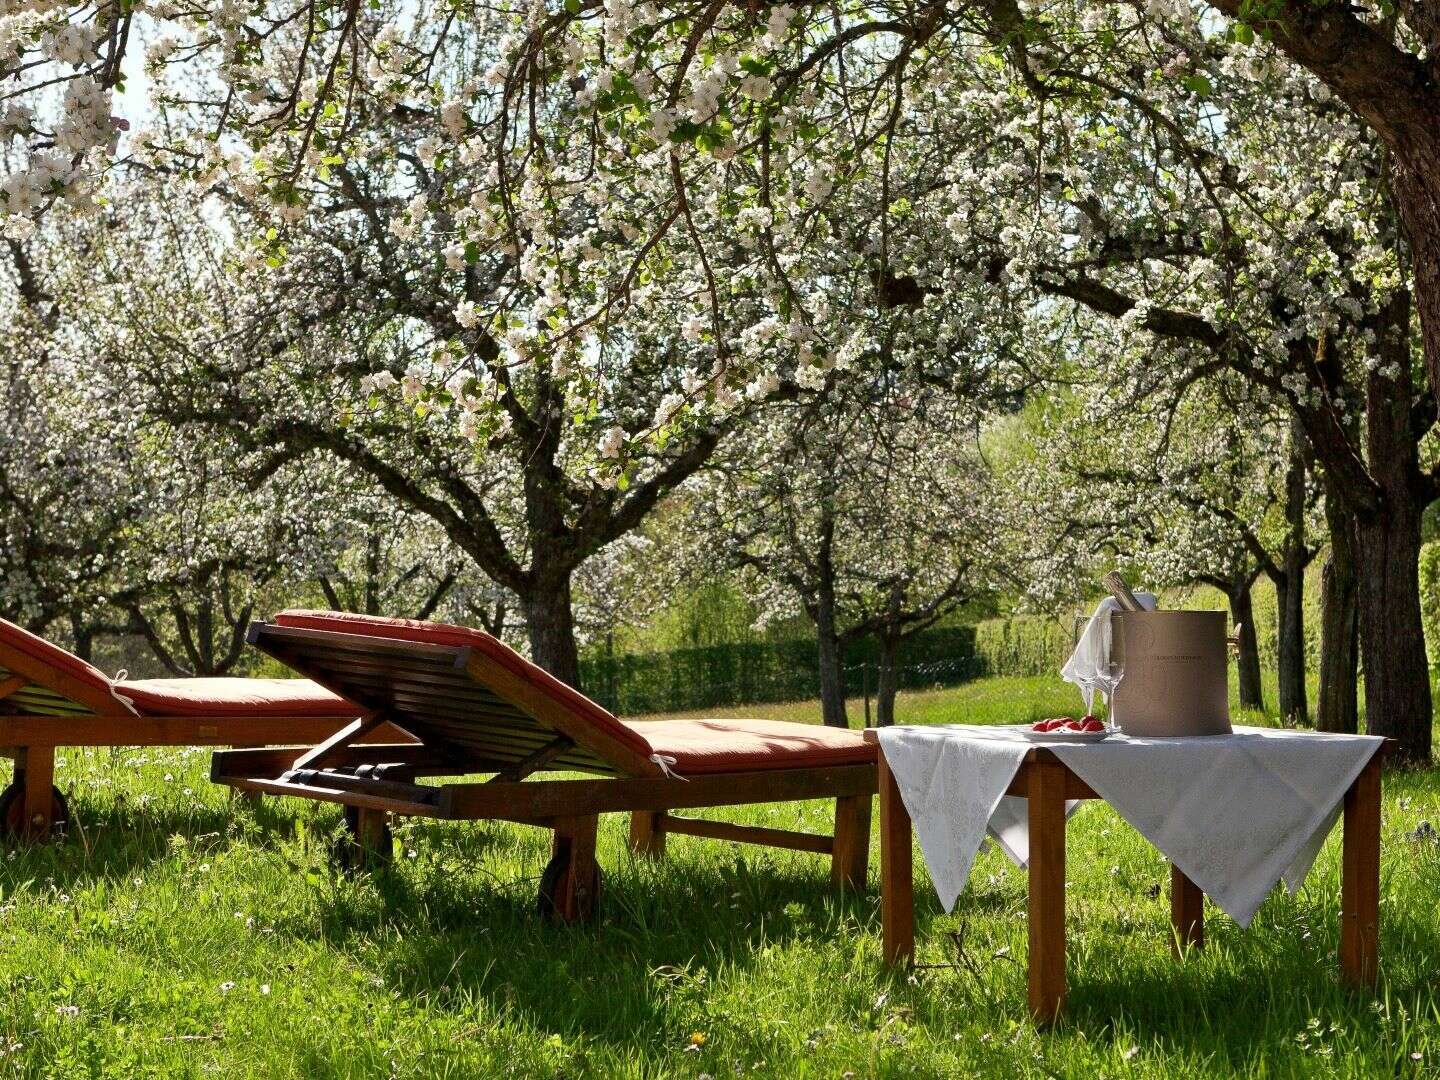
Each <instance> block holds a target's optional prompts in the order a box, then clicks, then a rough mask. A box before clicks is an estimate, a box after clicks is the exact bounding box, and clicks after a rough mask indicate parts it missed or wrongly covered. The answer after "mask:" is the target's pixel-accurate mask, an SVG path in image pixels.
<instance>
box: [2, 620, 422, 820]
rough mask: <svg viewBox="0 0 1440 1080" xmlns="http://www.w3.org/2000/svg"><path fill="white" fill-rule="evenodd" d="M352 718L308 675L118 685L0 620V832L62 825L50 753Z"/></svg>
mask: <svg viewBox="0 0 1440 1080" xmlns="http://www.w3.org/2000/svg"><path fill="white" fill-rule="evenodd" d="M357 712H358V710H357V709H356V708H355V706H354V705H353V704H352V703H350V702H348V701H346V700H344V699H343V698H341V697H338V696H336V695H335V694H332V693H330V692H329V691H328V690H325V689H324V688H322V687H319V686H316V685H315V684H314V683H312V682H310V681H309V680H306V679H236V678H193V679H140V680H136V681H133V682H130V681H116V680H114V679H111V678H110V677H109V676H108V675H106V674H105V673H104V672H102V671H100V670H99V669H98V668H96V667H93V666H92V665H90V664H88V663H86V662H85V661H84V660H82V659H80V657H78V656H75V655H74V654H73V653H69V652H67V651H66V650H64V649H62V648H60V647H59V646H57V645H54V644H52V643H51V642H48V641H46V640H45V639H44V638H41V637H37V636H36V635H34V634H32V633H30V632H29V631H28V630H25V629H23V628H21V627H19V626H16V625H15V624H14V623H10V622H6V621H5V620H3V619H0V754H4V755H5V756H8V757H11V758H13V759H14V760H15V778H14V781H13V782H12V783H11V784H10V786H9V787H7V788H6V789H5V790H4V792H0V833H3V835H4V836H5V837H6V838H7V839H17V838H21V837H24V838H29V839H43V838H45V837H47V836H49V835H50V832H51V830H52V828H53V827H54V826H56V825H61V824H64V823H65V822H67V821H68V820H69V808H68V806H67V805H66V802H65V797H64V795H63V794H62V793H61V792H60V791H59V789H58V788H56V787H55V785H54V776H55V749H56V747H59V746H213V745H225V746H236V745H239V746H255V745H262V746H263V745H268V744H274V743H282V742H294V741H295V740H296V739H297V738H298V739H323V738H325V737H326V736H328V735H331V734H333V733H334V732H335V730H336V729H337V728H340V727H343V726H344V725H345V724H346V723H347V722H348V721H350V720H353V719H354V717H355V716H356V715H357ZM377 734H380V733H377ZM389 737H390V738H391V739H395V738H403V737H404V736H403V735H402V734H401V733H399V732H394V731H391V732H389Z"/></svg>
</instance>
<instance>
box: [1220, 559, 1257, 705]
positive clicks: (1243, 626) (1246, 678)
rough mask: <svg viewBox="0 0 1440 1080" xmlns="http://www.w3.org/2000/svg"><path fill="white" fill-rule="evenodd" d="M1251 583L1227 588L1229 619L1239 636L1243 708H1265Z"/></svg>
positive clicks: (1239, 666)
mask: <svg viewBox="0 0 1440 1080" xmlns="http://www.w3.org/2000/svg"><path fill="white" fill-rule="evenodd" d="M1250 586H1251V582H1248V581H1247V582H1245V583H1244V584H1237V585H1235V586H1234V587H1232V588H1230V589H1227V590H1226V598H1227V599H1228V600H1229V601H1230V618H1231V619H1232V620H1233V621H1234V623H1235V627H1236V631H1237V633H1236V636H1237V637H1238V638H1239V639H1240V649H1239V652H1240V655H1239V658H1238V660H1237V661H1236V670H1237V672H1238V675H1239V683H1240V707H1241V708H1242V709H1255V710H1257V711H1262V712H1263V711H1264V709H1265V693H1264V690H1263V688H1262V687H1261V684H1260V645H1259V641H1258V639H1257V637H1256V634H1255V607H1254V605H1253V604H1252V603H1251V599H1250Z"/></svg>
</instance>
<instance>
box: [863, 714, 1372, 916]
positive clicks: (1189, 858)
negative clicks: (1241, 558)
mask: <svg viewBox="0 0 1440 1080" xmlns="http://www.w3.org/2000/svg"><path fill="white" fill-rule="evenodd" d="M879 737H880V747H881V749H882V750H883V751H884V753H885V760H886V762H887V763H888V764H889V766H890V769H891V771H892V772H893V773H894V774H895V780H896V783H897V784H898V786H899V788H900V794H901V798H902V799H903V801H904V803H905V808H906V810H908V811H909V813H910V816H911V818H912V819H913V820H914V822H915V832H916V836H917V838H918V839H919V841H920V850H921V852H922V853H923V854H924V856H925V863H926V865H927V866H928V867H929V868H930V876H931V879H932V880H933V881H934V883H935V890H936V892H937V893H938V894H939V896H940V902H941V903H942V904H943V905H944V907H945V910H946V911H950V910H952V909H953V908H954V906H955V901H956V899H957V898H958V897H959V895H960V892H961V890H962V889H963V888H964V887H965V880H966V878H967V877H968V876H969V873H970V868H971V866H972V865H973V863H974V860H975V853H976V851H977V850H978V849H979V847H980V844H981V841H982V840H983V839H984V836H985V832H986V829H987V828H988V829H989V831H990V834H991V835H992V836H994V837H995V838H996V840H997V841H998V842H999V843H1000V846H1001V847H1002V849H1004V850H1005V852H1006V854H1007V855H1009V856H1010V857H1011V858H1012V859H1014V860H1015V861H1016V862H1018V863H1020V864H1021V865H1024V860H1025V858H1026V856H1027V855H1028V850H1029V819H1028V813H1027V811H1028V807H1027V804H1026V803H1025V802H1024V800H1021V799H1009V798H1004V799H1003V802H1002V797H1003V796H1004V793H1005V790H1006V788H1008V787H1009V786H1010V782H1011V780H1013V779H1014V777H1015V773H1016V771H1017V770H1018V769H1019V767H1020V762H1021V760H1022V759H1023V758H1024V756H1025V753H1026V752H1027V751H1028V750H1030V749H1032V748H1033V747H1034V746H1035V745H1036V744H1035V743H1033V742H1030V741H1028V740H1026V739H1025V738H1024V736H1023V735H1021V734H1019V733H1018V731H1016V730H1014V729H1010V730H1006V729H1004V728H999V729H997V728H984V727H972V726H965V725H954V726H949V727H926V728H914V727H912V728H905V727H892V728H882V729H881V730H880V733H879ZM1382 741H1383V740H1381V739H1379V738H1377V737H1374V736H1364V735H1328V734H1319V733H1316V732H1300V731H1284V730H1277V729H1273V728H1237V729H1236V730H1235V732H1234V734H1232V735H1216V736H1207V737H1200V738H1188V739H1187V738H1179V739H1131V738H1126V737H1124V736H1113V737H1111V738H1110V739H1107V740H1106V741H1104V742H1102V743H1047V744H1045V745H1046V746H1047V748H1048V749H1050V750H1053V751H1054V752H1055V754H1056V756H1057V757H1059V758H1060V760H1061V761H1063V762H1064V763H1065V765H1066V766H1067V767H1069V768H1070V769H1071V770H1072V771H1073V772H1074V773H1075V774H1076V775H1077V776H1079V777H1080V778H1081V779H1083V780H1084V781H1085V782H1086V783H1087V784H1089V785H1090V786H1091V787H1092V788H1094V789H1095V792H1096V793H1097V794H1098V795H1100V796H1101V797H1102V798H1104V799H1105V800H1106V801H1107V802H1109V803H1110V805H1111V806H1113V807H1114V808H1115V810H1116V812H1117V813H1118V814H1119V815H1120V816H1121V817H1122V818H1124V819H1125V820H1126V821H1127V822H1129V823H1130V824H1131V825H1133V826H1134V827H1135V828H1136V829H1137V830H1139V832H1140V833H1141V835H1143V836H1144V837H1145V838H1146V839H1147V840H1149V841H1150V842H1151V843H1152V844H1154V845H1155V846H1156V847H1157V848H1159V850H1160V852H1161V853H1162V854H1163V855H1164V856H1165V857H1166V858H1167V859H1169V860H1170V861H1171V862H1173V863H1174V864H1175V865H1177V866H1179V867H1180V869H1181V870H1182V871H1183V872H1184V873H1185V876H1186V877H1188V878H1189V879H1190V880H1191V881H1193V882H1194V883H1195V884H1196V885H1198V886H1199V887H1200V888H1201V889H1202V890H1204V892H1205V893H1206V894H1207V895H1208V896H1209V897H1210V898H1211V900H1212V901H1213V902H1214V903H1215V904H1216V905H1217V906H1218V907H1220V908H1221V909H1222V910H1223V911H1225V912H1227V913H1228V914H1229V915H1230V916H1231V917H1233V918H1234V919H1235V921H1236V922H1238V923H1239V924H1240V925H1241V926H1248V925H1249V924H1250V920H1251V919H1252V918H1253V917H1254V915H1255V912H1256V910H1257V909H1258V908H1259V906H1260V904H1261V902H1262V901H1263V900H1264V899H1265V896H1266V895H1267V894H1268V893H1269V892H1270V890H1271V889H1272V888H1273V887H1274V886H1275V884H1276V882H1278V881H1279V880H1280V879H1281V878H1282V877H1284V878H1285V880H1286V882H1287V884H1288V885H1289V886H1290V888H1291V890H1292V891H1294V890H1296V889H1298V888H1299V886H1300V884H1301V882H1302V881H1303V880H1304V878H1305V875H1306V874H1307V873H1308V872H1309V869H1310V866H1311V864H1312V863H1313V862H1314V860H1315V856H1316V854H1317V853H1318V852H1319V850H1320V846H1321V845H1322V844H1323V843H1324V840H1325V837H1326V835H1328V833H1329V831H1330V828H1331V827H1332V826H1333V825H1334V823H1335V820H1336V817H1337V816H1338V813H1339V806H1340V800H1341V799H1342V797H1343V796H1344V794H1345V791H1346V789H1348V788H1349V786H1350V785H1351V784H1352V783H1353V782H1354V780H1355V778H1356V777H1357V776H1358V775H1359V774H1360V770H1361V769H1363V768H1364V767H1365V764H1366V763H1367V762H1368V761H1369V760H1370V758H1371V756H1373V755H1374V753H1375V751H1376V750H1377V749H1378V748H1379V746H1380V744H1381V742H1382Z"/></svg>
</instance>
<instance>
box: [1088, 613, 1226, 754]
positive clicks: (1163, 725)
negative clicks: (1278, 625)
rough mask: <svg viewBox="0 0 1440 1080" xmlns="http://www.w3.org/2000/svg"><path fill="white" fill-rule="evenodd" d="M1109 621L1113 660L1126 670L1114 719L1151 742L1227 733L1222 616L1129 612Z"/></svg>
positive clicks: (1116, 698) (1113, 710)
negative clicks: (1162, 737)
mask: <svg viewBox="0 0 1440 1080" xmlns="http://www.w3.org/2000/svg"><path fill="white" fill-rule="evenodd" d="M1110 618H1111V646H1110V650H1111V657H1112V659H1115V660H1118V661H1122V662H1123V663H1124V665H1125V677H1124V678H1123V679H1122V680H1121V681H1120V685H1119V686H1118V687H1116V689H1115V695H1114V700H1113V701H1112V702H1111V708H1110V716H1111V721H1112V722H1113V723H1116V724H1119V725H1120V728H1121V730H1122V731H1124V732H1125V734H1126V735H1137V736H1141V737H1146V738H1153V737H1156V736H1166V737H1171V736H1179V735H1228V734H1230V691H1229V687H1228V685H1227V682H1226V680H1227V677H1228V674H1229V670H1230V665H1229V655H1228V651H1227V642H1226V640H1225V628H1226V616H1225V612H1223V611H1124V612H1119V611H1117V612H1114V613H1112V614H1111V616H1110Z"/></svg>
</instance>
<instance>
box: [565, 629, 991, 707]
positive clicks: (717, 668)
mask: <svg viewBox="0 0 1440 1080" xmlns="http://www.w3.org/2000/svg"><path fill="white" fill-rule="evenodd" d="M879 658H880V657H879V647H878V643H877V642H875V641H874V640H873V639H865V640H862V641H857V642H854V643H852V644H851V645H850V647H849V648H848V649H846V651H845V656H844V664H845V689H846V693H847V694H849V695H853V696H858V695H860V694H861V693H863V692H864V691H865V689H866V688H867V684H868V688H869V690H870V692H871V693H873V692H874V689H875V685H874V684H875V674H876V670H877V668H878V664H879ZM899 665H900V673H899V683H900V686H901V687H902V688H903V689H916V688H919V687H926V686H937V685H954V684H957V683H962V682H966V681H968V680H970V679H973V678H976V677H977V676H978V675H980V674H983V673H984V670H985V668H984V664H983V662H982V661H981V660H980V659H979V658H978V656H977V655H976V651H975V628H974V627H970V626H955V627H937V628H935V629H932V630H927V631H923V632H922V633H919V634H916V635H915V636H914V637H913V638H911V639H909V640H908V641H907V642H905V643H904V645H903V646H902V647H901V651H900V655H899ZM580 680H581V685H582V686H583V687H584V688H585V692H586V693H587V694H589V695H590V696H591V697H592V698H594V699H595V700H596V701H598V702H600V704H602V705H604V706H605V707H606V708H608V709H610V710H612V711H613V712H616V713H618V714H619V715H621V716H637V715H642V714H644V713H660V712H684V711H688V710H692V709H713V708H720V707H723V706H728V705H748V704H760V703H763V702H771V701H799V700H803V699H806V698H813V697H815V696H817V694H818V688H819V685H820V666H819V656H818V654H817V651H816V647H815V642H814V641H813V640H803V639H802V640H795V641H780V642H753V643H745V644H732V645H711V646H705V647H702V648H695V649H675V650H672V651H669V652H653V653H634V654H629V655H625V656H603V655H602V656H592V657H589V658H587V659H584V660H582V661H581V662H580Z"/></svg>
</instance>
